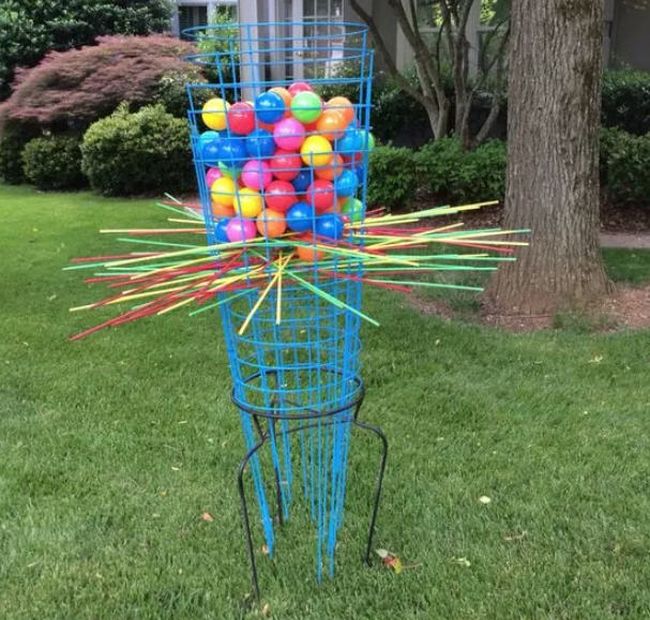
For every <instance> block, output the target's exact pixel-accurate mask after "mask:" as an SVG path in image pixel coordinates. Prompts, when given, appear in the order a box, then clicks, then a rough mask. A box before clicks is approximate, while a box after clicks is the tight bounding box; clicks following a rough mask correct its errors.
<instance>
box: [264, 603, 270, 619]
mask: <svg viewBox="0 0 650 620" xmlns="http://www.w3.org/2000/svg"><path fill="white" fill-rule="evenodd" d="M262 616H264V617H265V618H269V617H270V616H271V606H270V605H269V604H268V603H264V606H263V607H262Z"/></svg>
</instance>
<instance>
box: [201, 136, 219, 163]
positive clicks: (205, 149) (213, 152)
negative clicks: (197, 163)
mask: <svg viewBox="0 0 650 620" xmlns="http://www.w3.org/2000/svg"><path fill="white" fill-rule="evenodd" d="M219 147H220V141H219V140H206V141H205V142H204V143H203V146H202V148H201V159H203V161H204V162H205V163H209V164H215V163H216V162H217V161H218V160H219V153H220V152H221V151H220V150H219Z"/></svg>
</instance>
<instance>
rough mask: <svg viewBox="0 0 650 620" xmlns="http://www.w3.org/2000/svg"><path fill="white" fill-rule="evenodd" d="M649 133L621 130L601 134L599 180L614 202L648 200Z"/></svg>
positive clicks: (649, 186) (649, 193)
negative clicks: (634, 133) (640, 133)
mask: <svg viewBox="0 0 650 620" xmlns="http://www.w3.org/2000/svg"><path fill="white" fill-rule="evenodd" d="M649 169H650V134H646V135H644V136H634V135H632V134H629V133H626V132H625V131H621V130H608V131H603V132H602V134H601V180H602V183H603V185H605V187H606V191H607V195H608V197H609V199H610V201H611V202H613V203H615V204H626V203H633V202H637V203H646V204H650V175H649V174H648V170H649Z"/></svg>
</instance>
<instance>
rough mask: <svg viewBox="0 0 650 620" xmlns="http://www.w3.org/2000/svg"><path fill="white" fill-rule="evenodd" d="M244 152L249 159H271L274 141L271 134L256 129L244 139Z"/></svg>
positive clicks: (264, 130) (273, 151)
mask: <svg viewBox="0 0 650 620" xmlns="http://www.w3.org/2000/svg"><path fill="white" fill-rule="evenodd" d="M246 152H247V153H248V156H249V157H252V158H254V159H261V158H262V157H271V155H273V153H275V141H274V140H273V134H271V132H270V131H267V130H266V129H256V130H255V131H252V132H251V133H249V134H248V137H247V138H246Z"/></svg>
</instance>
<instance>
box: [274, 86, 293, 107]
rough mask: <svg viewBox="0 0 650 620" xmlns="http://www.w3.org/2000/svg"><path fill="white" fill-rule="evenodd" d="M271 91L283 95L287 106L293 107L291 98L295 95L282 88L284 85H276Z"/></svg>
mask: <svg viewBox="0 0 650 620" xmlns="http://www.w3.org/2000/svg"><path fill="white" fill-rule="evenodd" d="M269 91H270V92H272V93H277V94H278V95H280V97H282V101H284V107H285V108H287V109H289V108H290V107H291V100H292V99H293V96H292V94H291V93H290V92H289V91H288V90H287V89H286V88H282V86H274V87H273V88H269Z"/></svg>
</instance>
